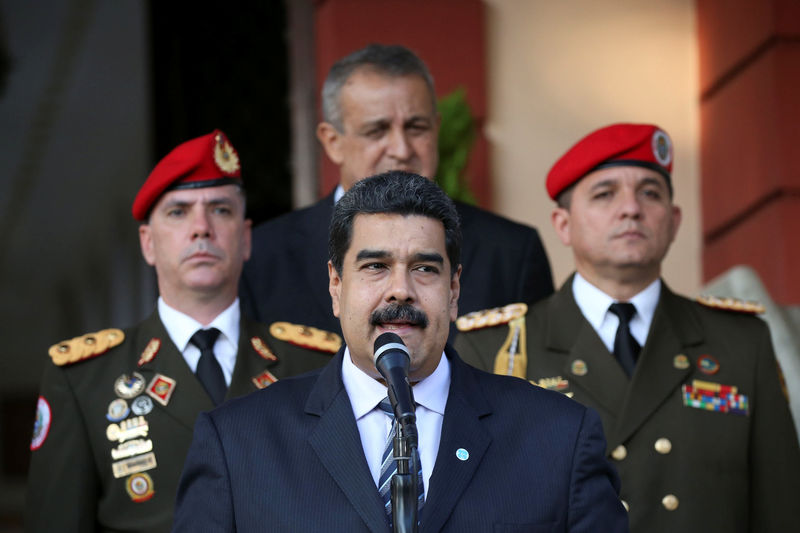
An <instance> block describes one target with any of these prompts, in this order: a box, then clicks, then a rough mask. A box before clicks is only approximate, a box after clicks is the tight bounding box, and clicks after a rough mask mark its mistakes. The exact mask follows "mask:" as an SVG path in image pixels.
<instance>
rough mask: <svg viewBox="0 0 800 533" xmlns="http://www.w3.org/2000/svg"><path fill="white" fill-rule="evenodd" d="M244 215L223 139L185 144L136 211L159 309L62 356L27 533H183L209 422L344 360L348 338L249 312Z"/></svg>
mask: <svg viewBox="0 0 800 533" xmlns="http://www.w3.org/2000/svg"><path fill="white" fill-rule="evenodd" d="M244 213H245V198H244V192H243V190H242V180H241V171H240V165H239V159H238V156H237V154H236V151H235V150H234V149H233V147H232V146H231V144H230V142H229V141H228V140H227V139H226V137H225V135H224V134H223V133H222V132H220V131H218V130H217V131H214V132H212V133H211V134H208V135H204V136H202V137H199V138H196V139H193V140H190V141H188V142H186V143H183V144H181V145H180V146H178V147H177V148H175V149H174V150H173V151H172V152H170V153H169V154H168V155H167V156H166V157H165V158H164V159H163V160H162V161H161V162H159V164H158V165H157V166H156V167H155V169H154V170H153V171H152V173H151V174H150V176H149V177H148V179H147V180H146V182H145V183H144V185H143V186H142V188H141V189H140V191H139V192H138V194H137V196H136V199H135V201H134V204H133V215H134V218H136V219H137V220H139V221H141V222H142V224H141V226H140V228H139V235H140V242H141V248H142V254H143V256H144V258H145V260H146V261H147V263H148V264H150V265H153V266H154V267H155V269H156V274H157V278H158V288H159V294H160V296H159V299H158V304H157V308H156V310H155V311H154V312H153V314H152V315H151V316H150V317H149V318H147V319H146V320H144V321H143V322H142V323H140V324H138V325H136V326H134V327H132V328H130V329H127V330H124V331H123V330H120V329H106V330H103V331H99V332H95V333H89V334H86V335H82V336H80V337H76V338H74V339H70V340H67V341H64V342H61V343H59V344H56V345H54V346H53V347H52V348H51V349H50V356H51V358H52V362H53V364H52V365H48V367H47V369H46V370H45V374H44V378H43V381H42V388H41V396H40V397H39V401H38V406H37V412H36V421H35V424H34V435H33V440H32V442H31V450H32V458H31V467H30V472H29V486H28V494H27V502H26V507H27V510H26V526H27V528H26V530H27V531H31V532H39V531H42V532H43V531H48V532H50V531H59V532H81V533H82V532H88V531H142V532H159V531H169V530H170V528H171V526H172V515H173V505H174V501H175V493H176V489H177V484H178V479H179V478H180V474H181V470H182V467H183V461H184V458H185V456H186V453H187V451H188V449H189V445H190V443H191V440H192V428H193V426H194V421H195V418H196V417H197V415H198V413H200V412H201V411H206V410H209V409H212V408H213V407H214V406H215V405H217V404H218V403H221V402H222V401H224V400H225V399H226V398H231V397H234V396H240V395H243V394H246V393H248V392H251V391H255V390H257V389H260V388H264V387H266V386H269V385H270V384H271V383H273V382H274V381H276V380H277V379H278V378H280V377H284V376H289V375H293V374H297V373H301V372H304V371H307V370H311V369H313V368H316V367H319V366H322V365H324V364H325V363H327V362H328V361H329V360H330V357H331V355H332V354H334V353H335V352H336V351H338V349H339V346H340V344H341V340H340V338H339V337H338V336H337V335H334V334H328V333H326V332H323V331H321V330H316V329H314V328H306V327H302V326H297V325H294V324H289V323H280V322H277V323H274V324H272V325H271V326H270V327H267V326H265V325H261V324H258V323H256V322H252V321H250V320H248V319H247V318H245V317H244V316H242V315H241V312H240V309H239V300H238V298H237V294H236V293H237V286H238V280H239V275H240V273H241V270H242V264H243V262H244V261H245V260H246V259H247V258H248V256H249V254H250V221H249V220H247V219H245V216H244ZM253 423H254V424H258V421H257V420H254V421H253Z"/></svg>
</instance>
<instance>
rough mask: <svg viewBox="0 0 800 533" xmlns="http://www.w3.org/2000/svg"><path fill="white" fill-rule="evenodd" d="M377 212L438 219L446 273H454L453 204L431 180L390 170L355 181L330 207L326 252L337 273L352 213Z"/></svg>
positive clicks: (457, 230)
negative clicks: (443, 247)
mask: <svg viewBox="0 0 800 533" xmlns="http://www.w3.org/2000/svg"><path fill="white" fill-rule="evenodd" d="M381 213H386V214H396V215H404V216H408V215H421V216H425V217H429V218H433V219H436V220H439V221H440V222H441V223H442V225H444V244H445V248H446V250H447V258H448V259H449V260H450V274H451V275H452V274H455V272H456V270H457V269H458V265H459V263H460V261H461V223H460V222H459V219H458V211H456V206H455V204H453V201H452V200H451V199H450V198H449V197H448V196H447V195H446V194H445V193H444V191H442V189H440V188H439V186H438V185H436V184H435V183H434V182H433V181H431V180H429V179H426V178H423V177H422V176H419V175H417V174H412V173H411V172H403V171H400V170H392V171H390V172H384V173H383V174H378V175H376V176H372V177H370V178H367V179H363V180H361V181H359V182H357V183H356V184H355V185H353V186H352V187H351V188H350V190H348V191H347V192H346V193H344V196H342V198H341V199H340V200H339V201H338V202H337V203H336V206H335V207H334V208H333V217H332V218H331V225H330V232H329V233H328V255H329V257H330V260H331V263H332V264H333V267H334V268H335V269H336V272H338V273H339V275H340V276H341V275H342V263H343V262H344V256H345V254H346V253H347V250H348V248H350V243H351V241H352V238H353V221H354V220H355V218H356V215H359V214H364V215H371V214H381Z"/></svg>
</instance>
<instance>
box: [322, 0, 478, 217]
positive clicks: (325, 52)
mask: <svg viewBox="0 0 800 533" xmlns="http://www.w3.org/2000/svg"><path fill="white" fill-rule="evenodd" d="M314 18H315V21H314V23H315V38H316V43H315V47H316V57H317V94H319V91H320V90H321V88H322V82H323V80H324V79H325V76H326V75H327V74H328V69H330V67H331V65H332V64H333V63H334V62H335V61H336V60H337V59H339V58H340V57H342V56H344V55H347V54H348V53H350V52H352V51H354V50H357V49H359V48H362V47H364V46H366V45H367V44H369V43H374V42H377V43H383V44H402V45H404V46H407V47H408V48H410V49H411V50H413V51H414V52H415V53H416V54H417V55H419V56H420V57H421V58H422V60H423V61H424V62H425V63H426V64H427V65H428V68H429V69H430V71H431V73H432V74H433V78H434V82H435V84H436V93H437V95H438V96H442V95H444V94H447V93H449V92H451V91H453V90H454V89H456V88H457V87H459V86H464V87H465V88H466V91H467V100H468V102H469V104H470V107H471V108H472V112H473V114H474V115H475V116H476V120H477V126H478V131H479V136H478V139H477V141H476V143H475V147H474V148H473V151H472V154H471V156H470V163H469V166H468V168H467V174H468V176H469V177H470V185H471V188H472V191H473V192H474V193H475V195H476V196H477V197H478V198H479V201H480V203H481V204H482V205H484V206H488V205H489V203H490V202H491V198H490V197H489V176H488V155H487V153H488V152H487V144H486V139H485V138H484V136H483V132H482V130H483V124H484V121H485V119H486V83H485V79H486V54H485V50H486V45H485V35H484V34H485V31H484V8H483V3H482V2H481V1H480V0H427V1H422V0H380V1H377V0H322V1H319V2H317V3H316V5H315V14H314ZM318 112H319V110H318ZM321 157H322V161H321V165H320V168H321V169H322V179H321V180H320V191H319V192H320V194H321V195H324V194H327V193H328V192H330V191H331V189H332V188H333V187H334V186H335V185H336V183H338V181H339V175H338V170H337V168H336V167H335V166H334V165H333V163H331V162H330V160H329V159H328V158H327V156H326V155H325V154H324V153H323V152H322V151H321Z"/></svg>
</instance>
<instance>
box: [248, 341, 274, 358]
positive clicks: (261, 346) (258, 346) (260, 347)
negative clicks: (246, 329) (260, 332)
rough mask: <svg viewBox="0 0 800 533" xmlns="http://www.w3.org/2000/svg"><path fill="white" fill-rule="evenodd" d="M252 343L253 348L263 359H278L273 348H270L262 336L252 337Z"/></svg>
mask: <svg viewBox="0 0 800 533" xmlns="http://www.w3.org/2000/svg"><path fill="white" fill-rule="evenodd" d="M250 344H251V345H252V346H253V349H254V350H255V351H256V353H257V354H258V355H260V356H261V357H262V358H263V359H266V360H267V361H277V360H278V357H277V356H276V355H275V354H274V353H272V350H270V349H269V346H267V345H266V343H265V342H264V341H263V340H261V337H253V338H252V339H250Z"/></svg>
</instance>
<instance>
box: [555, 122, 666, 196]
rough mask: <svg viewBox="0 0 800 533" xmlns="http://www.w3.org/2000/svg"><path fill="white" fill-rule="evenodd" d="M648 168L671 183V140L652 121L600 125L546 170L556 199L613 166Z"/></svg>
mask: <svg viewBox="0 0 800 533" xmlns="http://www.w3.org/2000/svg"><path fill="white" fill-rule="evenodd" d="M628 165H632V166H639V167H645V168H649V169H652V170H655V171H656V172H658V173H660V174H661V175H662V176H664V179H666V180H667V185H670V187H671V184H670V173H671V172H672V141H670V138H669V135H667V133H666V132H665V131H664V130H662V129H661V128H659V127H658V126H654V125H652V124H612V125H611V126H606V127H605V128H600V129H599V130H597V131H594V132H592V133H590V134H589V135H587V136H586V137H584V138H583V139H581V140H580V141H578V143H577V144H576V145H575V146H573V147H572V148H570V149H569V151H567V153H566V154H564V155H563V156H561V159H559V160H558V161H556V164H555V165H553V168H551V169H550V172H548V173H547V192H548V194H549V195H550V198H552V199H553V200H555V199H556V198H557V197H558V195H559V194H560V193H561V192H562V191H563V190H564V189H566V188H567V187H569V186H570V185H572V184H573V183H575V182H577V181H578V180H579V179H581V178H582V177H584V176H585V175H587V174H589V173H590V172H593V171H595V170H599V169H601V168H606V167H610V166H628Z"/></svg>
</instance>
